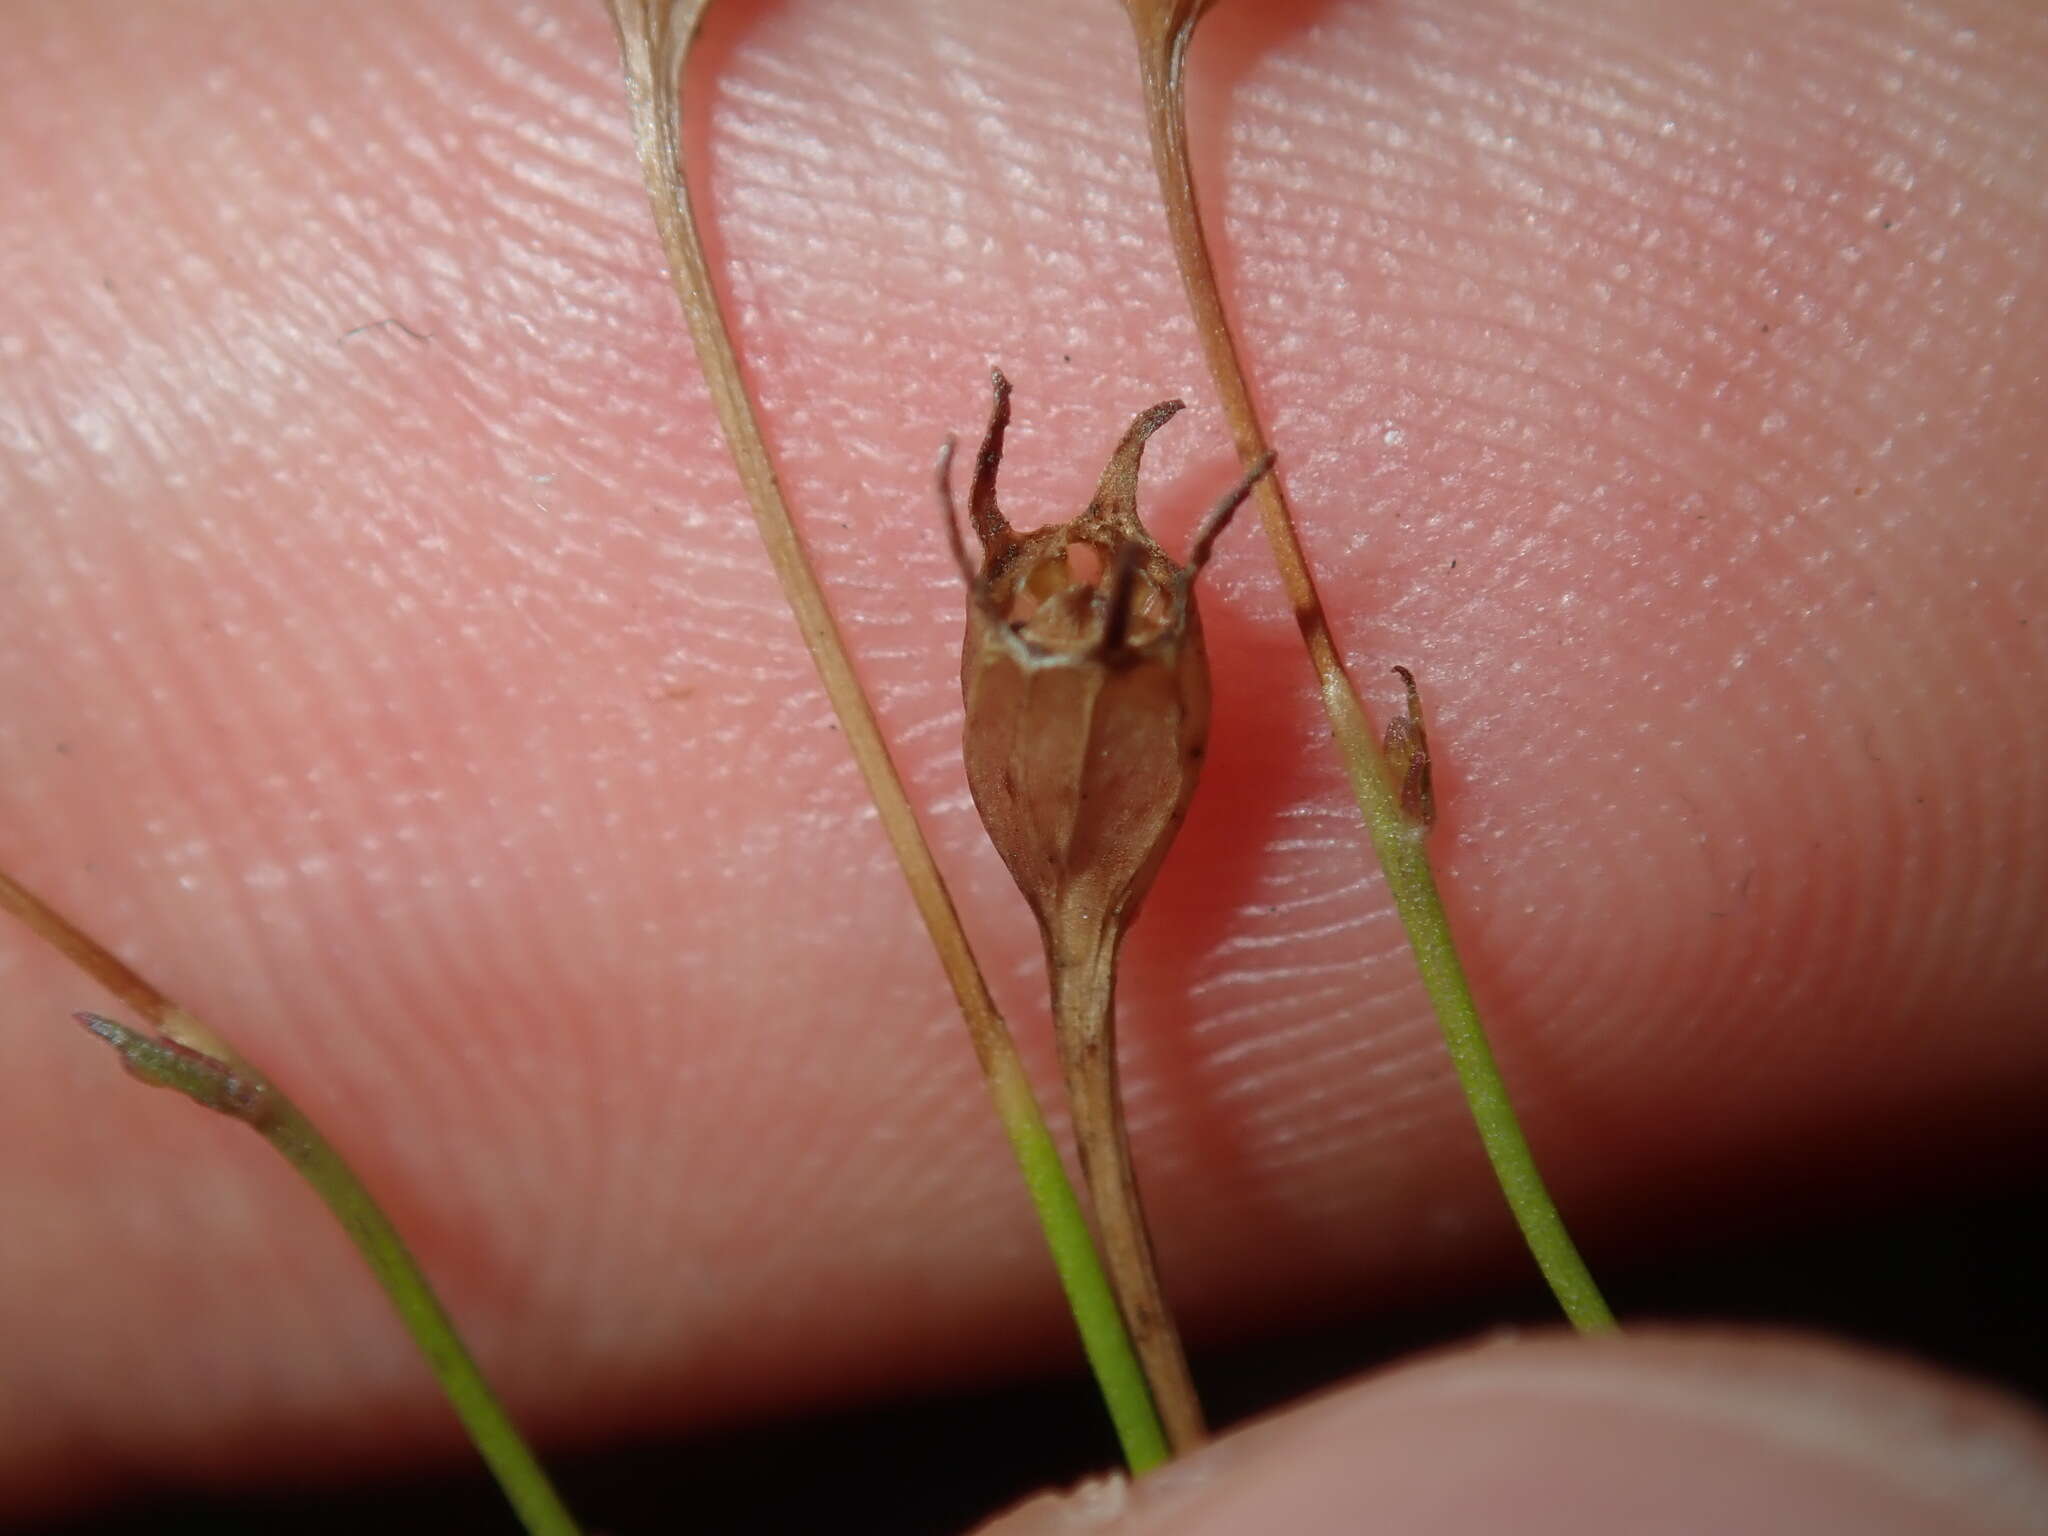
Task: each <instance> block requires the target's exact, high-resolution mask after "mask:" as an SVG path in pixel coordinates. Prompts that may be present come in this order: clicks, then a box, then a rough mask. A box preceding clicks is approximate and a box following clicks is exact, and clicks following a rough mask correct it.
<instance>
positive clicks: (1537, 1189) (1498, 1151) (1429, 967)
mask: <svg viewBox="0 0 2048 1536" xmlns="http://www.w3.org/2000/svg"><path fill="white" fill-rule="evenodd" d="M1375 777H1376V778H1377V777H1378V776H1377V775H1375ZM1359 798H1360V806H1361V808H1362V809H1363V810H1364V811H1365V815H1366V822H1367V825H1368V827H1369V828H1370V830H1371V833H1372V842H1373V849H1374V851H1375V852H1377V853H1378V854H1379V858H1380V865H1381V867H1382V868H1383V869H1385V870H1386V872H1387V886H1388V889H1389V890H1391V891H1392V893H1393V897H1394V907H1395V910H1396V911H1398V912H1399V913H1400V915H1401V926H1402V927H1403V928H1405V929H1406V930H1407V932H1408V943H1409V945H1410V947H1412V948H1413V949H1414V951H1415V964H1416V967H1417V968H1418V969H1419V970H1420V971H1421V972H1422V985H1423V987H1424V988H1425V989H1426V990H1427V991H1428V993H1429V1000H1430V1003H1431V1005H1432V1006H1433V1007H1434V1008H1435V1009H1436V1018H1437V1024H1438V1025H1439V1027H1441V1029H1442V1030H1443V1034H1444V1043H1445V1045H1446V1046H1447V1047H1448V1048H1449V1050H1450V1055H1451V1063H1452V1065H1453V1066H1455V1067H1456V1068H1457V1070H1458V1082H1459V1085H1460V1086H1461V1087H1462V1088H1463V1089H1464V1090H1465V1102H1466V1104H1467V1105H1469V1106H1470V1107H1471V1110H1472V1119H1473V1121H1474V1122H1475V1123H1476V1124H1477V1125H1478V1127H1479V1140H1480V1142H1481V1143H1482V1144H1483V1145H1484V1146H1485V1148H1486V1159H1487V1161H1488V1162H1490V1163H1491V1164H1492V1165H1493V1174H1494V1177H1495V1178H1496V1179H1498V1180H1499V1181H1500V1187H1501V1193H1502V1194H1504V1195H1505V1196H1507V1202H1508V1208H1509V1209H1510V1210H1511V1211H1513V1212H1514V1216H1515V1224H1516V1225H1517V1226H1519V1227H1520V1228H1521V1229H1522V1240H1523V1241H1524V1242H1525V1243H1527V1244H1528V1246H1529V1252H1530V1253H1531V1254H1532V1255H1533V1256H1534V1257H1535V1260H1536V1265H1537V1267H1538V1268H1539V1269H1541V1270H1542V1271H1543V1278H1544V1279H1545V1280H1546V1281H1548V1282H1549V1283H1550V1289H1551V1293H1552V1294H1553V1295H1555V1296H1556V1297H1557V1304H1558V1305H1559V1306H1560V1307H1562V1308H1563V1309H1564V1315H1565V1317H1566V1318H1567V1319H1569V1320H1570V1322H1571V1324H1572V1326H1573V1327H1575V1328H1577V1329H1578V1330H1579V1331H1580V1332H1582V1333H1603V1332H1606V1331H1608V1330H1610V1329H1612V1328H1613V1327H1614V1326H1615V1321H1614V1313H1613V1312H1612V1311H1611V1310H1610V1309H1609V1307H1608V1305H1607V1301H1606V1298H1605V1297H1603V1296H1602V1295H1601V1294H1600V1288H1599V1287H1598V1286H1597V1285H1595V1284H1594V1283H1593V1274H1592V1271H1591V1270H1589V1269H1587V1268H1586V1261H1585V1260H1584V1259H1583V1258H1581V1257H1580V1256H1579V1250H1578V1247H1577V1245H1575V1244H1574V1243H1573V1242H1572V1239H1571V1234H1570V1233H1569V1232H1568V1231H1566V1230H1565V1224H1564V1217H1563V1216H1562V1215H1560V1214H1559V1213H1558V1209H1557V1202H1556V1201H1554V1200H1552V1199H1551V1198H1550V1191H1549V1190H1548V1189H1547V1188H1546V1187H1545V1186H1544V1183H1543V1175H1542V1173H1541V1172H1540V1171H1539V1170H1538V1169H1537V1166H1536V1155H1535V1154H1534V1153H1533V1152H1531V1151H1530V1150H1529V1139H1528V1138H1527V1137H1526V1136H1524V1135H1523V1134H1522V1123H1521V1121H1520V1120H1519V1119H1518V1118H1517V1117H1516V1115H1515V1108H1514V1105H1513V1104H1512V1103H1511V1102H1510V1101H1509V1099H1508V1088H1507V1084H1506V1082H1504V1081H1503V1080H1502V1078H1501V1075H1500V1065H1499V1063H1498V1062H1496V1061H1495V1060H1494V1056H1493V1047H1492V1046H1491V1045H1490V1044H1488V1043H1487V1039H1486V1030H1485V1028H1484V1027H1483V1026H1482V1025H1481V1024H1480V1022H1479V1011H1478V1010H1477V1009H1476V1008H1474V1007H1473V1006H1472V990H1471V988H1470V987H1468V986H1467V985H1466V984H1465V970H1464V967H1463V966H1461V965H1460V964H1459V963H1458V952H1457V950H1456V949H1455V948H1454V947H1453V946H1452V943H1451V925H1450V920H1449V919H1448V918H1447V917H1446V916H1445V915H1444V904H1443V898H1442V897H1441V896H1440V895H1439V894H1438V893H1437V887H1436V875H1435V873H1434V872H1433V871H1432V870H1431V869H1430V865H1429V854H1428V852H1427V851H1426V850H1425V849H1424V847H1423V838H1424V836H1425V835H1426V834H1425V833H1424V831H1423V829H1422V828H1421V827H1419V826H1417V825H1416V824H1415V823H1414V822H1413V821H1411V820H1409V819H1408V818H1407V817H1406V816H1405V815H1404V814H1403V813H1402V810H1401V804H1400V801H1399V800H1398V799H1396V798H1395V797H1394V796H1393V795H1392V794H1391V793H1388V792H1387V790H1386V786H1385V781H1384V779H1381V780H1380V793H1378V794H1376V795H1362V796H1360V797H1359Z"/></svg>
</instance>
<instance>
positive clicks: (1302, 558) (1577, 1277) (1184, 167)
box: [1125, 0, 1615, 1332]
mask: <svg viewBox="0 0 2048 1536" xmlns="http://www.w3.org/2000/svg"><path fill="white" fill-rule="evenodd" d="M1209 4H1210V0H1125V6H1126V8H1127V9H1128V10H1129V12H1130V15H1131V23H1132V26H1133V28H1134V29H1135V31H1136V33H1137V39H1138V55H1139V71H1140V75H1141V78H1142V80H1143V84H1144V92H1145V108H1146V118H1147V122H1148V125H1149V127H1150V129H1151V137H1152V163H1153V168H1154V170H1156V171H1157V172H1158V176H1159V189H1160V195H1161V197H1162V198H1163V199H1164V200H1165V203H1166V216H1167V225H1168V227H1169V229H1170V231H1171V234H1172V239H1173V248H1174V254H1175V256H1176V257H1177V258H1178V260H1179V263H1180V272H1181V281H1182V284H1183V286H1184V287H1185V288H1186V290H1187V297H1188V307H1189V308H1190V309H1191V310H1192V311H1193V312H1194V318H1195V328H1196V330H1197V332H1198V333H1199V334H1200V336H1201V339H1202V350H1203V352H1204V354H1205V356H1206V357H1207V359H1208V363H1209V372H1210V377H1211V378H1212V379H1213V380H1214V381H1215V384H1216V392H1217V394H1218V395H1219V396H1220V397H1221V398H1222V402H1223V409H1224V413H1225V414H1226V415H1227V416H1228V418H1229V420H1230V426H1231V432H1232V435H1233V436H1234V438H1235V439H1236V442H1237V451H1238V457H1239V458H1240V459H1241V460H1242V461H1243V462H1244V464H1245V466H1246V467H1247V468H1249V467H1251V466H1252V465H1254V464H1256V463H1258V462H1259V461H1260V460H1261V459H1263V458H1264V457H1265V456H1266V455H1267V454H1268V453H1270V452H1271V448H1270V446H1269V444H1268V442H1267V438H1266V431H1265V427H1264V426H1263V424H1262V423H1261V422H1260V420H1259V414H1258V409H1257V407H1256V405H1255V404H1254V403H1253V400H1252V394H1251V387H1250V385H1249V383H1248V382H1247V381H1246V378H1245V373H1244V367H1243V364H1242V362H1241V361H1240V359H1239V357H1238V350H1237V342H1236V339H1235V338H1234V337H1233V336H1232V334H1231V330H1230V321H1229V317H1228V315H1227V314H1226V313H1225V311H1224V308H1223V296H1222V292H1221V290H1220V289H1219V287H1218V286H1217V282H1216V268H1215V264H1214V262H1213V261H1212V260H1211V258H1210V255H1209V242H1208V237H1207V235H1206V234H1205V233H1204V231H1203V228H1202V217H1201V210H1200V207H1199V205H1198V204H1197V202H1196V199H1195V185H1194V179H1193V175H1192V172H1191V171H1190V169H1189V163H1188V143H1187V106H1186V97H1185V78H1184V76H1185V66H1186V62H1187V50H1188V44H1189V42H1190V41H1191V40H1192V39H1193V37H1194V31H1195V26H1196V24H1197V22H1198V21H1199V20H1200V18H1201V16H1202V14H1203V13H1204V12H1205V11H1206V10H1207V9H1208V7H1209ZM1254 495H1255V496H1256V498H1257V500H1258V505H1259V520H1260V522H1261V524H1262V525H1263V526H1264V527H1265V530H1266V537H1267V542H1268V543H1269V544H1270V545H1271V546H1272V550H1273V558H1274V561H1275V563H1276V564H1277V565H1278V566H1279V568H1280V577H1281V581H1282V584H1283V585H1284V586H1285V587H1286V590H1287V595H1288V600H1289V602H1290V603H1291V604H1292V606H1293V609H1294V617H1295V623H1296V625H1297V627H1298V628H1299V629H1300V631H1301V637H1302V643H1303V645H1304V646H1305V647H1306V648H1307V650H1308V654H1309V661H1310V664H1311V665H1312V666H1313V667H1314V668H1315V672H1316V681H1317V686H1318V689H1319V691H1320V692H1321V694H1322V699H1323V707H1324V710H1325V712H1326V713H1327V714H1328V715H1329V718H1330V729H1331V733H1332V735H1333V736H1334V737H1335V738H1336V744H1337V750H1338V753H1339V755H1340V757H1341V758H1342V759H1343V763H1344V771H1345V774H1346V775H1347V776H1348V777H1349V779H1350V780H1351V788H1352V793H1353V794H1354V795H1355V796H1356V797H1357V799H1358V805H1359V809H1360V810H1361V811H1362V812H1363V813H1364V816H1365V821H1366V826H1367V827H1368V829H1369V830H1370V832H1371V835H1372V842H1373V848H1374V850H1375V851H1376V852H1377V853H1378V855H1379V858H1380V863H1381V865H1382V867H1383V868H1384V869H1385V870H1386V874H1387V885H1388V888H1389V889H1390V890H1391V891H1392V892H1393V897H1394V906H1395V910H1396V911H1397V912H1398V913H1399V914H1400V918H1401V924H1402V926H1403V927H1404V928H1405V929H1406V930H1407V934H1408V942H1409V944H1410V946H1411V947H1412V948H1413V949H1414V951H1415V960H1416V964H1417V965H1418V966H1419V967H1420V969H1421V971H1422V980H1423V985H1424V987H1425V988H1426V989H1427V990H1428V993H1429V999H1430V1003H1431V1005H1432V1006H1433V1007H1434V1008H1435V1010H1436V1016H1437V1022H1438V1024H1439V1025H1440V1026H1441V1027H1442V1029H1443V1033H1444V1040H1445V1043H1446V1044H1447V1045H1448V1046H1449V1048H1450V1053H1451V1059H1452V1061H1453V1063H1455V1065H1456V1067H1457V1070H1458V1081H1459V1083H1460V1084H1461V1086H1462V1087H1463V1089H1464V1092H1465V1099H1466V1102H1467V1103H1468V1104H1469V1105H1470V1106H1471V1109H1472V1117H1473V1119H1474V1121H1476V1122H1477V1124H1478V1127H1479V1135H1480V1139H1481V1140H1482V1141H1483V1142H1484V1143H1485V1146H1486V1156H1487V1159H1488V1161H1490V1162H1491V1163H1492V1164H1493V1170H1494V1174H1495V1177H1497V1178H1498V1179H1499V1180H1500V1185H1501V1189H1502V1191H1503V1193H1504V1194H1505V1195H1506V1196H1507V1200H1508V1205H1509V1207H1510V1208H1511V1209H1512V1210H1513V1212H1514V1216H1515V1221H1516V1223H1517V1224H1518V1225H1519V1226H1520V1227H1521V1229H1522V1237H1523V1239H1524V1241H1526V1242H1527V1243H1528V1245H1529V1249H1530V1251H1531V1252H1532V1253H1533V1254H1534V1255H1535V1258H1536V1262H1537V1264H1538V1265H1539V1266H1540V1267H1541V1269H1542V1271H1543V1275H1544V1278H1545V1279H1546V1280H1547V1281H1549V1283H1550V1288H1551V1290H1552V1292H1553V1293H1555V1295H1556V1297H1557V1300H1558V1303H1559V1305H1560V1306H1562V1307H1563V1308H1564V1312H1565V1316H1566V1317H1568V1318H1569V1319H1570V1320H1571V1322H1572V1323H1573V1325H1574V1326H1576V1327H1578V1328H1579V1329H1581V1330H1583V1331H1587V1332H1596V1331H1602V1330H1606V1329H1611V1328H1613V1327H1614V1326H1615V1324H1614V1314H1613V1313H1612V1312H1611V1311H1609V1310H1608V1307H1607V1303H1606V1302H1605V1300H1603V1299H1602V1297H1601V1295H1600V1291H1599V1288H1598V1287H1597V1286H1596V1285H1595V1284H1594V1283H1593V1276H1592V1274H1591V1272H1590V1271H1588V1270H1587V1268H1586V1264H1585V1261H1584V1260H1583V1259H1582V1258H1580V1257H1579V1253H1578V1250H1577V1248H1575V1247H1574V1246H1573V1244H1572V1240H1571V1238H1570V1236H1569V1235H1568V1234H1567V1232H1566V1231H1565V1226H1564V1218H1563V1217H1562V1216H1560V1215H1559V1214H1558V1210H1557V1206H1556V1203H1555V1202H1554V1201H1552V1199H1551V1198H1550V1193H1549V1191H1548V1190H1547V1189H1546V1188H1545V1187H1544V1184H1543V1176H1542V1174H1541V1173H1539V1172H1538V1171H1537V1167H1536V1159H1535V1156H1534V1154H1533V1153H1531V1151H1530V1150H1529V1143H1528V1140H1527V1138H1526V1137H1524V1136H1523V1134H1522V1128H1521V1124H1520V1122H1519V1121H1518V1120H1517V1119H1516V1117H1515V1112H1514V1108H1513V1106H1512V1105H1511V1104H1510V1103H1509V1101H1508V1092H1507V1085H1506V1084H1505V1083H1504V1082H1503V1081H1502V1080H1501V1075H1500V1068H1499V1066H1498V1065H1497V1063H1496V1062H1495V1060H1494V1056H1493V1050H1492V1047H1491V1046H1489V1045H1488V1044H1487V1040H1486V1032H1485V1030H1484V1028H1483V1027H1482V1026H1481V1025H1480V1022H1479V1014H1478V1012H1477V1010H1476V1009H1474V1007H1473V1006H1472V995H1471V992H1470V989H1469V988H1468V987H1467V986H1466V984H1465V973H1464V970H1463V968H1462V967H1461V966H1460V965H1459V963H1458V955H1457V951H1456V949H1455V948H1454V947H1453V945H1452V942H1451V930H1450V924H1449V921H1448V920H1447V919H1446V917H1445V915H1444V907H1443V901H1442V898H1441V897H1440V896H1439V895H1438V894H1437V887H1436V877H1435V875H1434V873H1433V872H1432V871H1431V869H1430V864H1429V855H1428V853H1427V852H1426V851H1425V849H1424V846H1423V838H1424V835H1425V833H1426V831H1427V825H1426V822H1424V821H1419V820H1418V819H1417V818H1416V814H1415V811H1416V807H1415V806H1413V805H1411V806H1410V807H1409V808H1407V809H1404V808H1403V803H1402V800H1403V796H1402V792H1401V789H1400V787H1398V786H1397V785H1396V784H1395V783H1394V782H1393V781H1392V780H1391V779H1390V777H1389V775H1388V764H1387V757H1386V754H1385V753H1384V752H1383V751H1382V749H1381V747H1380V744H1379V742H1378V740H1377V738H1375V736H1374V735H1373V731H1372V727H1371V724H1370V723H1369V722H1368V720H1367V718H1366V714H1365V707H1364V705H1363V704H1362V703H1361V702H1360V701H1359V697H1358V691H1357V689H1356V688H1354V687H1353V686H1352V683H1351V679H1350V676H1349V675H1348V674H1347V673H1346V671H1345V669H1344V661H1343V657H1342V655H1341V654H1340V653H1339V652H1338V649H1337V643H1336V640H1335V638H1334V637H1333V636H1332V635H1331V633H1330V625H1329V619H1328V617H1327V615H1326V614H1325V613H1324V611H1323V605H1322V599H1321V597H1320V596H1319V595H1318V594H1317V592H1316V586H1315V579H1314V577H1313V576H1312V575H1311V574H1310V572H1309V567H1308V559H1307V557H1306V555H1304V554H1303V552H1302V548H1301V541H1300V540H1299V539H1298V538H1297V537H1296V536H1295V531H1294V519H1293V516H1292V514H1291V513H1290V512H1289V510H1288V507H1287V496H1286V489H1285V486H1284V483H1283V481H1282V478H1281V475H1280V474H1278V473H1273V474H1268V475H1267V476H1266V477H1265V478H1264V479H1263V480H1262V481H1260V482H1259V484H1258V487H1257V489H1256V490H1255V491H1254ZM1412 697H1413V695H1412V693H1411V700H1412ZM1413 707H1414V706H1413V705H1412V704H1411V708H1413ZM1419 724H1420V722H1419V718H1418V719H1417V721H1416V725H1417V727H1418V729H1419Z"/></svg>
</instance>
